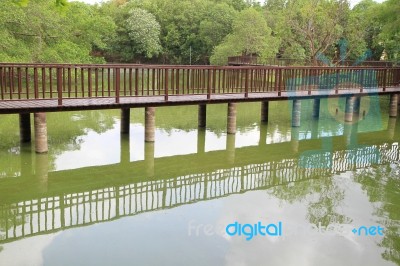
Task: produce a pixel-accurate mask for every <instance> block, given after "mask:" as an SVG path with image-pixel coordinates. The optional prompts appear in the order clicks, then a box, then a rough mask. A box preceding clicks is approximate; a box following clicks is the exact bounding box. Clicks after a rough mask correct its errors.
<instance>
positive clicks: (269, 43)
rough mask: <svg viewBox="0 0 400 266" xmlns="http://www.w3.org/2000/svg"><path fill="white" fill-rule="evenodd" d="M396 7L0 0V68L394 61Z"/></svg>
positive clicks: (398, 47)
mask: <svg viewBox="0 0 400 266" xmlns="http://www.w3.org/2000/svg"><path fill="white" fill-rule="evenodd" d="M399 14H400V1H398V0H387V1H385V2H383V3H381V4H379V3H376V2H374V1H373V0H363V1H362V2H360V3H359V4H357V5H356V6H354V7H353V8H351V7H350V3H349V1H348V0H267V1H265V3H264V4H260V3H258V2H256V1H251V0H247V1H246V0H131V1H127V0H111V1H106V2H104V3H101V4H96V5H88V4H84V3H81V2H68V1H67V0H30V1H29V0H1V9H0V62H31V63H44V62H46V63H103V62H124V63H139V62H140V63H160V64H217V65H223V64H226V62H227V57H228V56H234V55H244V54H247V55H257V56H258V57H259V59H260V60H261V61H262V60H267V58H275V57H280V58H296V59H307V60H311V61H314V62H315V61H316V60H317V59H320V58H327V59H329V60H331V59H335V58H340V57H341V58H346V59H356V58H360V57H361V58H364V59H365V58H368V59H370V60H380V59H387V60H396V61H399V60H400V16H399Z"/></svg>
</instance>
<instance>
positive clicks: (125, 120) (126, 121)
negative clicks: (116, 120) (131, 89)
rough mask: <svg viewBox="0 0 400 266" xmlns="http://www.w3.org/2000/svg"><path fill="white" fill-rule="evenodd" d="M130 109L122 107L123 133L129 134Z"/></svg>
mask: <svg viewBox="0 0 400 266" xmlns="http://www.w3.org/2000/svg"><path fill="white" fill-rule="evenodd" d="M130 114H131V113H130V109H129V108H122V109H121V134H129V128H130V118H131V115H130Z"/></svg>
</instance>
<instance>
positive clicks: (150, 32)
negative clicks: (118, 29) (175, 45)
mask: <svg viewBox="0 0 400 266" xmlns="http://www.w3.org/2000/svg"><path fill="white" fill-rule="evenodd" d="M126 27H127V31H128V36H129V38H130V40H131V41H132V42H133V46H135V51H136V52H137V53H144V54H145V55H146V56H147V57H152V56H153V55H157V54H158V53H159V52H160V51H161V45H160V31H161V29H160V24H158V22H157V21H156V19H155V17H154V15H153V14H151V13H149V12H148V11H146V10H144V9H141V8H135V9H132V10H130V11H129V17H128V18H127V20H126Z"/></svg>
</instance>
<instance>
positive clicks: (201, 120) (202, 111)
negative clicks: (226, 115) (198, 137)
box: [198, 104, 207, 127]
mask: <svg viewBox="0 0 400 266" xmlns="http://www.w3.org/2000/svg"><path fill="white" fill-rule="evenodd" d="M206 122H207V105H206V104H200V105H199V114H198V126H199V127H206Z"/></svg>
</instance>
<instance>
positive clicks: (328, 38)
mask: <svg viewBox="0 0 400 266" xmlns="http://www.w3.org/2000/svg"><path fill="white" fill-rule="evenodd" d="M348 8H349V4H348V3H347V1H329V0H296V1H295V0H291V1H288V4H287V6H286V9H285V12H284V13H285V17H286V18H287V22H288V25H289V26H290V28H291V29H292V32H293V37H294V40H293V41H295V42H297V43H299V44H300V45H301V46H302V47H303V48H304V50H305V52H306V54H307V55H308V57H309V59H310V60H311V61H312V62H313V63H314V64H317V56H318V55H319V54H330V55H334V47H335V46H334V45H335V43H336V42H337V41H338V40H339V38H340V37H341V36H342V34H343V26H342V25H341V22H343V19H344V16H345V15H346V11H347V9H348Z"/></svg>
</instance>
